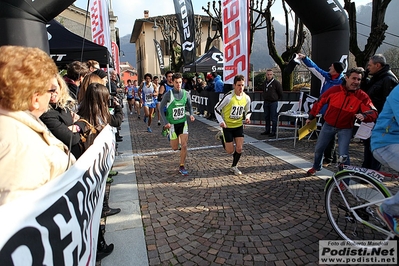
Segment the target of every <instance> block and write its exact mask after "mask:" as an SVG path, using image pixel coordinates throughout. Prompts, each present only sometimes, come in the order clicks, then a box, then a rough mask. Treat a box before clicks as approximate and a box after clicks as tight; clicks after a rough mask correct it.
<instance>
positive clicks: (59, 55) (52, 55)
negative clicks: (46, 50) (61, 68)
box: [50, 54, 67, 62]
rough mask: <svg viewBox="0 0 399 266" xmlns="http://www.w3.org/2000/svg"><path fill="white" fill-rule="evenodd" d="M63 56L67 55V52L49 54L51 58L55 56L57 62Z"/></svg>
mask: <svg viewBox="0 0 399 266" xmlns="http://www.w3.org/2000/svg"><path fill="white" fill-rule="evenodd" d="M64 56H67V54H51V55H50V57H51V58H53V57H57V59H56V61H57V62H59V61H62V58H64Z"/></svg>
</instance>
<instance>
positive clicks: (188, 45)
mask: <svg viewBox="0 0 399 266" xmlns="http://www.w3.org/2000/svg"><path fill="white" fill-rule="evenodd" d="M179 4H180V13H181V20H182V25H183V36H184V42H182V49H183V50H185V51H192V50H193V49H194V46H195V45H194V42H189V41H187V39H189V38H190V37H191V34H190V24H189V21H188V13H187V6H186V1H185V0H180V1H179Z"/></svg>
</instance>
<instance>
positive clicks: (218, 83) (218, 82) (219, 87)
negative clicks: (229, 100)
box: [212, 72, 224, 92]
mask: <svg viewBox="0 0 399 266" xmlns="http://www.w3.org/2000/svg"><path fill="white" fill-rule="evenodd" d="M212 76H213V81H214V83H215V92H223V91H224V82H223V81H222V77H221V76H220V75H219V74H218V73H217V72H212Z"/></svg>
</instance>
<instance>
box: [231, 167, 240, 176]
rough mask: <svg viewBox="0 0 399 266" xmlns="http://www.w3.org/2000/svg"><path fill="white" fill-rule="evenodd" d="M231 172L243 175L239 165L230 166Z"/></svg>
mask: <svg viewBox="0 0 399 266" xmlns="http://www.w3.org/2000/svg"><path fill="white" fill-rule="evenodd" d="M230 172H232V173H234V174H235V175H242V172H241V171H240V170H239V169H238V168H237V166H232V167H231V168H230Z"/></svg>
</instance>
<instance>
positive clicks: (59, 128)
mask: <svg viewBox="0 0 399 266" xmlns="http://www.w3.org/2000/svg"><path fill="white" fill-rule="evenodd" d="M57 81H58V87H57V90H56V91H55V92H54V93H52V94H51V98H50V106H51V107H50V109H49V110H48V111H47V112H45V113H44V114H42V115H41V116H40V119H41V120H42V121H43V123H44V124H45V125H46V126H47V128H48V129H49V130H50V131H51V133H53V135H54V136H55V137H56V138H57V139H59V140H61V141H62V142H63V143H64V144H65V145H66V146H68V147H69V148H70V150H71V152H72V154H73V155H74V156H75V158H76V159H77V158H78V157H79V156H80V147H79V142H80V134H79V130H78V128H77V126H76V125H74V122H75V121H76V119H77V118H78V116H77V115H76V114H75V113H74V112H73V111H72V109H73V107H74V100H73V99H72V98H70V96H69V89H68V86H67V85H66V83H65V81H64V80H63V79H62V77H61V76H57Z"/></svg>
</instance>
